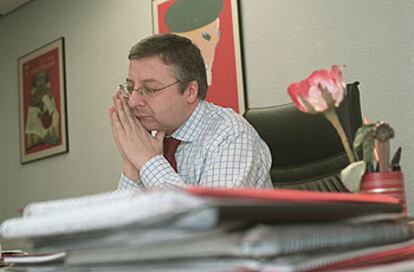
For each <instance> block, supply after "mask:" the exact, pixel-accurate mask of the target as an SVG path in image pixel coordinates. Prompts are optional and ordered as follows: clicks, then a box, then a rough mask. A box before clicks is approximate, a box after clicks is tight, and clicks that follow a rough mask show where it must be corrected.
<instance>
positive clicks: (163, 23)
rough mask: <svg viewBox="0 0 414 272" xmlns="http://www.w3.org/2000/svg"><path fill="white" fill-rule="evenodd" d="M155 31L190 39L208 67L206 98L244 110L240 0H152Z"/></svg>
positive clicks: (237, 109)
mask: <svg viewBox="0 0 414 272" xmlns="http://www.w3.org/2000/svg"><path fill="white" fill-rule="evenodd" d="M152 15H153V16H152V18H153V31H154V33H155V34H156V33H165V32H171V33H175V34H178V35H181V36H185V37H187V38H189V39H191V40H192V41H193V42H194V43H195V44H196V45H197V46H198V47H199V48H200V50H201V52H202V55H203V58H204V63H205V65H206V70H207V81H208V85H209V88H208V91H207V97H206V100H207V101H211V102H213V103H215V104H217V105H220V106H224V107H230V108H233V109H234V110H235V111H237V112H239V113H241V114H243V113H244V110H245V97H244V78H243V69H242V60H241V43H240V33H239V14H238V1H237V0H152Z"/></svg>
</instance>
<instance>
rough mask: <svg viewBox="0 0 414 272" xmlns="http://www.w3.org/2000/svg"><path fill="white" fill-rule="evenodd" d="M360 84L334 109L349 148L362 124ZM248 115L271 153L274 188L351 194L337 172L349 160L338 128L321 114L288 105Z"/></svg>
mask: <svg viewBox="0 0 414 272" xmlns="http://www.w3.org/2000/svg"><path fill="white" fill-rule="evenodd" d="M358 84H359V82H354V83H352V84H347V88H346V96H345V99H344V101H343V102H342V103H341V105H340V107H339V108H337V109H336V110H337V113H338V116H339V119H340V120H341V123H342V126H343V127H344V130H345V133H346V134H347V137H348V140H349V142H350V144H351V145H352V140H353V138H354V135H355V133H356V131H357V129H358V128H359V127H360V126H361V125H362V115H361V105H360V99H359V90H358ZM244 117H245V118H246V119H247V120H248V121H249V122H250V123H251V124H252V125H253V127H255V129H256V130H257V131H258V133H259V135H260V136H261V137H262V138H263V139H264V140H265V141H266V143H267V144H268V146H269V148H270V150H271V153H272V160H273V162H272V168H271V171H270V174H271V178H272V182H273V186H274V187H275V188H290V189H301V190H312V191H328V192H347V191H348V190H347V189H346V188H345V187H344V185H343V184H342V182H341V180H340V175H339V174H340V171H341V170H342V169H343V168H344V167H346V166H347V165H348V164H349V161H348V158H347V156H346V154H345V151H344V149H343V146H342V143H341V140H340V138H339V136H338V134H337V132H336V130H335V129H334V127H333V126H332V125H331V123H330V122H329V121H328V120H327V119H326V118H325V117H324V116H323V114H316V115H313V114H307V113H303V112H301V111H299V110H298V109H297V108H296V106H295V105H294V104H293V103H289V104H284V105H279V106H272V107H265V108H256V109H248V110H247V111H246V112H245V114H244Z"/></svg>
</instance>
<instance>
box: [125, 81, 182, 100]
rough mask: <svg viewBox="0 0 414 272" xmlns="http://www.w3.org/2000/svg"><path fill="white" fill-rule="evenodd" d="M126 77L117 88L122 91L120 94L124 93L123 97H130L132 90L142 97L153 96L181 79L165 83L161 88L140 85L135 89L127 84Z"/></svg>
mask: <svg viewBox="0 0 414 272" xmlns="http://www.w3.org/2000/svg"><path fill="white" fill-rule="evenodd" d="M128 82H129V81H128V79H127V80H126V81H125V82H124V83H121V84H119V85H118V90H119V91H121V92H122V94H123V95H124V97H125V98H128V99H129V98H130V97H131V95H132V93H133V92H137V93H138V94H139V95H140V96H142V97H152V96H154V95H155V94H156V93H158V92H160V91H163V90H165V89H167V88H168V87H171V86H173V85H175V84H177V83H180V82H181V80H178V79H177V80H176V81H174V82H173V83H170V84H168V85H165V86H163V87H161V88H146V87H140V88H137V89H134V87H133V86H129V84H128Z"/></svg>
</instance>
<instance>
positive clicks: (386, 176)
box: [361, 171, 407, 213]
mask: <svg viewBox="0 0 414 272" xmlns="http://www.w3.org/2000/svg"><path fill="white" fill-rule="evenodd" d="M361 193H368V194H381V195H389V196H392V197H395V198H397V199H399V200H400V203H401V206H402V207H403V213H407V206H406V201H405V190H404V175H403V173H402V172H400V171H393V172H373V173H366V174H365V175H364V177H363V178H362V182H361Z"/></svg>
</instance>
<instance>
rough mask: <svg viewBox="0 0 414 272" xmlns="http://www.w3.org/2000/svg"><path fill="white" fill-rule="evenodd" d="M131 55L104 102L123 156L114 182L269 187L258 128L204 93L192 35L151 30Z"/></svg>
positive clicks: (133, 185) (125, 185) (122, 185)
mask: <svg viewBox="0 0 414 272" xmlns="http://www.w3.org/2000/svg"><path fill="white" fill-rule="evenodd" d="M129 60H130V63H129V71H128V78H127V79H126V83H124V84H122V85H120V90H119V91H118V92H117V93H116V94H115V95H114V96H113V97H112V99H113V106H112V107H111V108H110V109H109V118H110V121H111V126H112V133H113V136H114V139H115V142H116V144H117V146H118V149H119V152H120V154H121V156H122V160H123V165H122V175H121V180H120V184H119V189H121V190H122V189H133V188H137V187H141V188H151V187H157V188H177V187H178V188H181V187H185V186H188V185H199V186H205V187H258V188H271V187H272V184H271V181H270V175H269V169H270V165H271V155H270V152H269V149H268V147H267V146H266V144H265V143H264V142H263V140H262V139H261V138H260V137H259V135H258V134H257V132H256V131H255V130H254V129H253V127H252V126H250V125H249V123H248V122H247V121H246V120H245V119H243V118H242V117H241V116H240V115H239V114H237V113H235V112H234V111H233V110H231V109H224V108H221V107H218V106H216V105H213V104H210V103H208V102H206V101H204V98H205V97H206V93H207V88H208V87H207V80H206V70H205V66H204V62H203V58H202V56H201V53H200V50H199V49H198V47H197V46H195V45H194V44H193V43H192V42H191V40H189V39H187V38H185V37H181V36H178V35H175V34H159V35H154V36H151V37H149V38H146V39H144V40H142V41H140V42H139V43H137V44H136V45H135V46H133V47H132V49H131V51H130V53H129ZM164 142H166V143H167V144H166V145H165V147H163V145H164ZM171 142H172V143H176V144H177V143H178V147H176V145H175V147H176V148H177V149H176V151H175V156H171V154H172V153H174V150H172V149H171V145H170V143H171ZM164 149H166V150H164ZM163 151H165V152H163ZM162 154H164V156H165V157H164V156H163V155H162ZM175 169H176V170H175Z"/></svg>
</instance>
